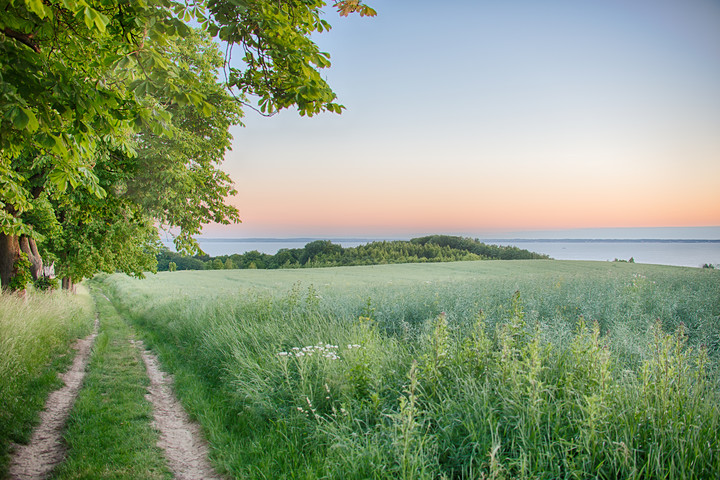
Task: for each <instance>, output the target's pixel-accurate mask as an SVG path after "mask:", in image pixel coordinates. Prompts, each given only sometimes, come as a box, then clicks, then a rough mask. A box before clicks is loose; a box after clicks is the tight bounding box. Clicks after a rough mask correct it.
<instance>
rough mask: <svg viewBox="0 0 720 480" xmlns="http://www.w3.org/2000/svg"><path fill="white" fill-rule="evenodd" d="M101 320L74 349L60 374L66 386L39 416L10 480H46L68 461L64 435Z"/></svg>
mask: <svg viewBox="0 0 720 480" xmlns="http://www.w3.org/2000/svg"><path fill="white" fill-rule="evenodd" d="M98 328H99V320H98V318H97V316H96V317H95V328H94V329H93V333H91V334H90V335H88V336H87V337H85V338H83V339H80V340H77V341H76V342H75V345H73V348H74V349H75V350H76V351H77V353H76V354H75V359H74V360H73V363H72V366H71V367H70V369H69V370H68V371H66V372H65V373H63V374H60V378H61V379H62V380H63V382H65V386H64V387H62V388H60V389H59V390H56V391H54V392H52V393H51V394H50V396H49V397H48V400H47V402H46V403H45V410H43V411H42V412H41V413H40V425H38V426H37V427H36V428H35V430H33V433H32V437H31V438H30V443H28V444H27V445H17V446H16V449H15V452H14V454H13V457H12V458H11V460H10V468H9V470H8V474H9V478H11V479H18V480H20V479H22V480H41V479H44V478H46V477H47V476H48V475H49V474H50V472H51V471H52V469H53V468H55V467H56V466H57V465H58V464H60V463H61V462H62V461H63V459H64V458H65V451H66V448H65V444H64V443H63V440H62V435H63V432H64V430H65V422H66V421H67V418H68V416H69V415H70V409H71V408H72V406H73V404H74V403H75V398H76V397H77V395H78V392H80V388H81V387H82V383H83V379H84V378H85V367H86V366H87V363H88V358H89V357H90V351H91V349H92V346H93V344H94V343H95V337H97V333H98Z"/></svg>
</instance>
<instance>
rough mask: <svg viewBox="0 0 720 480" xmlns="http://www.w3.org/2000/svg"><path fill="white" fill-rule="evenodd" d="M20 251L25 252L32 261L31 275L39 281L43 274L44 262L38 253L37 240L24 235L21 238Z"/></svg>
mask: <svg viewBox="0 0 720 480" xmlns="http://www.w3.org/2000/svg"><path fill="white" fill-rule="evenodd" d="M20 250H22V251H23V252H25V253H26V254H27V256H28V258H29V259H30V263H31V264H32V268H31V269H30V273H31V274H32V277H33V280H37V279H38V278H40V277H41V276H42V274H43V261H42V257H41V256H40V254H39V253H38V249H37V244H36V243H35V239H34V238H30V237H26V236H24V235H23V236H22V237H20Z"/></svg>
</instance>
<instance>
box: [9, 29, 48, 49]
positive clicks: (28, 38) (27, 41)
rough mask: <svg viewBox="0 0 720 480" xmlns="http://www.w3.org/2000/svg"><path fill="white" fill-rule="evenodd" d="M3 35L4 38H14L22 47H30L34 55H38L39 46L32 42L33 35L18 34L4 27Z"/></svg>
mask: <svg viewBox="0 0 720 480" xmlns="http://www.w3.org/2000/svg"><path fill="white" fill-rule="evenodd" d="M3 33H4V34H5V36H8V37H10V38H14V39H15V40H17V41H18V42H20V43H22V44H23V45H25V46H27V47H30V48H31V49H33V50H34V51H35V53H40V46H39V45H38V44H37V43H35V42H34V41H33V34H32V33H31V34H27V33H22V32H18V31H16V30H13V29H12V28H9V27H5V29H4V30H3Z"/></svg>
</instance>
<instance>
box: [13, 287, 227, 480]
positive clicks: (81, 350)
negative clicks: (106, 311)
mask: <svg viewBox="0 0 720 480" xmlns="http://www.w3.org/2000/svg"><path fill="white" fill-rule="evenodd" d="M103 296H104V295H103ZM105 298H106V299H107V297H105ZM98 326H99V321H98V319H96V320H95V329H94V332H93V333H92V334H91V335H89V336H87V337H86V338H84V339H82V340H78V341H77V342H76V344H75V345H74V348H75V349H76V350H77V354H76V356H75V360H74V361H73V364H72V367H71V368H70V369H69V370H68V371H67V372H65V373H64V374H62V375H60V377H61V378H62V380H63V381H64V382H65V386H64V387H62V388H61V389H60V390H57V391H55V392H53V393H51V394H50V396H49V397H48V401H47V403H46V405H45V410H44V411H43V412H41V414H40V425H39V426H38V427H37V428H36V429H35V430H34V431H33V434H32V437H31V440H30V443H29V444H28V445H18V446H17V448H16V450H15V453H14V455H13V457H12V459H11V463H10V469H9V478H10V479H13V480H42V479H44V478H47V477H48V475H49V474H50V473H51V472H52V470H53V469H54V468H55V467H56V466H57V465H58V464H60V463H61V462H62V461H63V460H64V458H65V453H66V447H65V444H64V442H63V440H62V435H63V432H64V429H65V423H66V421H67V418H68V416H69V414H70V410H71V409H72V406H73V404H74V403H75V398H76V397H77V395H78V393H79V392H80V389H81V388H82V383H83V379H84V378H85V369H86V367H87V363H88V358H89V356H90V352H91V349H92V346H93V343H94V341H95V337H96V336H97V333H98ZM130 342H131V343H132V344H133V345H134V346H135V347H136V348H138V349H139V351H140V354H141V356H142V358H143V361H144V362H145V366H146V369H147V373H148V377H149V378H150V387H149V388H148V393H147V395H146V398H147V399H148V401H150V402H151V403H152V405H153V415H154V420H153V426H154V427H155V428H156V429H157V430H158V433H159V440H158V446H160V447H161V448H162V449H163V451H164V452H165V456H166V458H167V463H168V467H169V468H170V470H171V471H172V472H173V474H174V476H175V478H176V479H179V480H196V479H203V480H221V479H222V477H220V476H219V475H218V474H217V473H216V472H215V471H214V470H213V468H212V466H211V465H210V463H209V462H208V460H207V453H208V450H207V444H206V443H205V441H204V440H203V437H202V433H201V431H200V428H199V426H198V425H197V424H195V423H194V422H192V421H191V420H190V419H189V418H188V416H187V414H186V413H185V411H184V410H183V408H182V406H181V405H180V403H179V402H178V401H177V399H176V398H175V396H174V394H173V392H172V377H171V376H169V375H166V374H165V373H163V372H162V371H161V370H160V369H159V367H158V365H159V363H158V360H157V358H156V357H155V355H153V354H152V353H150V352H148V351H147V350H145V348H144V346H143V344H142V342H140V341H133V340H130Z"/></svg>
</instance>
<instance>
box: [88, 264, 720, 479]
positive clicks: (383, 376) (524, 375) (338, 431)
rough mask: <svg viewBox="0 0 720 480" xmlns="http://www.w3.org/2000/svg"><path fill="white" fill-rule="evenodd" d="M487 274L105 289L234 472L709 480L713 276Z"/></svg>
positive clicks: (501, 270) (715, 466)
mask: <svg viewBox="0 0 720 480" xmlns="http://www.w3.org/2000/svg"><path fill="white" fill-rule="evenodd" d="M483 263H485V264H487V263H490V262H480V263H478V264H475V265H472V264H467V265H466V264H463V265H462V266H457V265H452V264H449V265H438V266H422V268H416V267H415V266H413V268H409V267H410V266H397V267H387V268H383V269H337V270H335V269H332V270H331V269H328V270H326V271H325V273H323V272H316V273H314V274H313V275H314V277H313V281H314V282H315V283H313V284H307V283H305V284H296V285H295V286H293V287H291V288H287V287H288V283H287V281H288V279H289V278H288V277H286V276H283V277H280V276H279V275H278V276H273V272H266V273H265V274H266V275H267V276H262V277H261V276H253V277H250V276H243V275H247V274H244V273H240V274H239V275H238V277H235V278H229V277H228V280H227V281H217V278H215V277H213V275H211V274H210V275H208V276H207V277H202V276H197V275H195V276H193V277H192V278H193V284H195V285H197V286H198V293H196V292H194V291H193V290H191V289H185V290H181V291H178V292H177V293H176V294H175V295H173V296H172V297H167V296H166V295H163V294H158V292H163V289H168V288H173V287H177V285H179V284H181V282H182V281H183V280H182V277H170V276H166V277H164V279H165V280H168V281H169V282H170V283H169V284H165V285H163V286H158V288H157V290H156V289H155V288H154V287H152V285H153V284H152V283H149V284H148V283H145V284H143V283H142V282H140V281H134V280H130V279H127V278H124V277H120V276H113V277H108V278H105V279H103V280H102V286H103V288H105V289H106V290H107V291H108V292H110V293H112V294H113V296H114V299H115V300H116V301H117V302H118V303H119V304H121V305H122V308H124V309H125V310H126V311H127V312H128V314H129V316H130V317H132V318H133V319H134V321H135V322H136V323H137V325H138V326H139V327H140V329H141V330H142V331H144V332H145V335H146V336H147V338H148V339H149V340H150V343H152V345H153V348H155V349H156V350H157V351H158V352H159V353H160V355H161V360H162V361H163V362H164V363H165V365H166V366H167V367H169V368H170V369H171V370H173V371H174V373H175V374H176V385H177V386H178V388H179V389H180V395H181V397H182V399H183V401H184V402H185V403H186V405H187V406H188V407H189V409H190V410H191V413H192V414H193V415H195V416H196V417H197V418H198V419H200V421H201V422H202V423H203V425H204V426H205V428H206V429H207V431H208V437H209V439H210V441H211V443H212V445H213V452H214V453H213V455H214V456H215V460H216V461H217V462H218V463H219V464H221V465H223V466H224V468H225V470H226V471H227V472H229V473H230V474H232V475H233V476H235V477H236V478H281V477H283V478H638V479H639V478H718V477H720V453H719V452H720V443H719V441H718V435H717V431H718V429H719V428H720V412H719V411H718V408H717V405H718V404H720V394H719V391H718V384H719V382H718V379H719V377H718V363H719V362H720V359H719V357H718V343H719V342H720V275H718V274H717V272H707V271H701V270H697V269H681V268H663V267H652V266H642V265H616V264H583V263H574V262H536V263H535V264H530V263H525V264H523V263H504V262H492V263H494V264H493V265H484V264H483ZM538 263H541V264H543V265H544V266H543V267H538V266H536V265H537V264H538ZM378 271H380V272H381V273H378ZM282 275H286V274H285V273H283V274H282ZM301 275H302V274H301ZM323 275H326V276H325V277H323ZM353 275H356V278H352V279H351V278H350V277H352V276H353ZM175 278H177V279H178V280H175ZM203 278H205V280H204V281H203ZM243 278H252V279H253V281H254V283H255V285H258V284H262V285H273V284H274V283H278V284H279V287H276V288H265V287H263V288H245V289H242V288H240V289H238V286H239V285H242V283H241V280H242V279H243ZM303 278H306V277H303ZM338 278H342V279H343V280H342V282H333V281H332V279H338ZM175 281H177V282H180V283H177V284H174V285H173V284H172V282H175ZM147 285H150V286H151V288H148V287H147ZM156 285H159V284H156ZM210 285H212V286H213V287H214V288H215V289H216V291H217V292H218V293H217V294H213V293H212V292H211V291H210V289H209V288H208V286H210ZM230 285H231V286H230ZM246 285H250V283H249V282H248V283H246ZM230 292H232V294H230Z"/></svg>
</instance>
